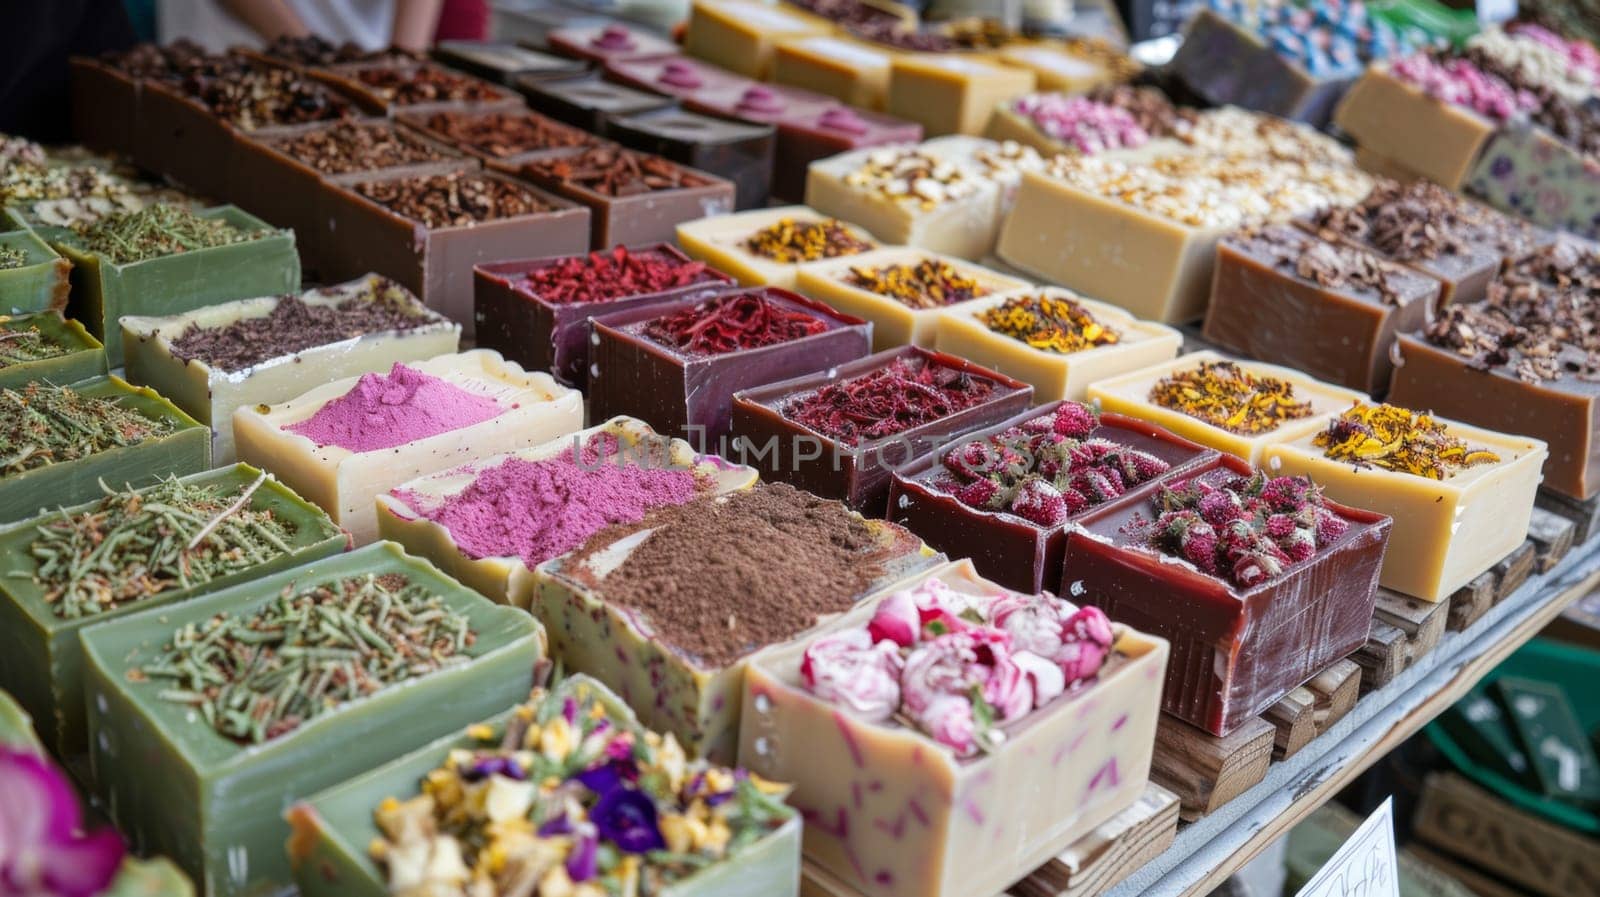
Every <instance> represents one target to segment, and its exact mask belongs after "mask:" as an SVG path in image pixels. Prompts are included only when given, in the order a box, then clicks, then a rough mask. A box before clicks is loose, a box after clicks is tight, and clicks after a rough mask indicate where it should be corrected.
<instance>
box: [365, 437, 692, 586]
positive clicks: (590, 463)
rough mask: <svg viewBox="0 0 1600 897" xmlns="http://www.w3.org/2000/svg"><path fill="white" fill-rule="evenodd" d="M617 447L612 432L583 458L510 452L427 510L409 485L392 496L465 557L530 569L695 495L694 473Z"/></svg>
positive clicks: (567, 454) (597, 440)
mask: <svg viewBox="0 0 1600 897" xmlns="http://www.w3.org/2000/svg"><path fill="white" fill-rule="evenodd" d="M616 446H617V443H616V437H615V436H612V435H610V434H597V435H596V436H594V437H591V438H590V441H589V442H588V443H587V444H586V445H585V446H584V447H583V452H582V454H581V456H580V455H578V452H576V451H564V452H562V453H560V454H559V455H556V456H555V457H552V458H548V459H545V460H540V461H528V460H525V459H522V458H508V459H506V460H505V461H502V462H500V463H499V464H496V465H495V466H493V467H489V468H486V469H484V470H482V471H480V472H479V473H478V475H477V478H476V479H474V480H473V481H472V484H471V485H470V486H468V487H467V488H466V489H464V490H462V491H461V492H459V493H457V494H455V495H452V496H450V497H449V498H447V499H445V501H444V502H443V503H442V504H440V505H439V506H438V507H435V508H432V509H429V510H423V508H424V506H425V505H426V504H427V503H428V502H429V501H430V500H431V499H429V498H427V497H426V496H421V495H418V494H417V493H415V492H412V491H409V490H396V491H395V492H394V493H393V495H394V496H395V497H396V498H398V499H400V500H401V501H404V502H406V503H407V504H409V505H411V507H412V508H413V509H417V510H418V511H419V513H421V514H422V516H423V517H425V518H427V519H428V520H432V521H433V522H435V523H437V524H439V525H440V526H443V527H444V528H445V529H447V530H449V531H450V537H451V538H452V539H454V540H455V543H456V545H457V546H458V547H459V548H460V549H461V551H462V552H463V553H464V554H466V555H467V556H468V557H471V558H486V557H512V556H515V557H519V558H521V559H522V562H523V563H525V564H527V565H528V566H529V567H534V566H536V565H538V564H542V563H544V562H545V561H548V560H550V559H551V558H553V557H556V556H558V555H562V554H566V553H567V552H569V551H571V550H573V549H574V548H577V547H579V546H581V545H582V544H583V543H584V542H585V541H587V540H588V538H589V537H590V536H592V535H594V534H595V533H597V532H599V531H600V530H602V529H604V528H605V527H607V526H610V525H612V524H615V523H636V522H638V521H639V520H641V519H643V518H644V515H645V512H647V511H649V510H650V509H651V508H655V507H659V506H661V505H668V504H682V503H684V502H686V501H689V500H690V499H692V498H694V497H695V496H697V495H699V494H700V491H701V489H700V478H699V477H697V476H696V475H695V474H694V473H692V472H690V471H687V470H683V469H679V468H667V467H661V466H657V465H655V464H653V463H651V462H650V461H646V463H644V464H639V463H635V462H634V461H633V460H631V459H629V458H628V457H627V456H626V454H624V455H622V456H621V457H618V452H617V448H616ZM574 448H576V444H574ZM575 456H577V457H575ZM580 460H581V463H579V462H580Z"/></svg>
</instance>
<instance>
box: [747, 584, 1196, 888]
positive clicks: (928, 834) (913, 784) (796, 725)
mask: <svg viewBox="0 0 1600 897" xmlns="http://www.w3.org/2000/svg"><path fill="white" fill-rule="evenodd" d="M928 577H937V578H938V579H940V580H943V581H944V583H945V584H947V585H948V586H950V588H951V589H953V590H955V591H956V592H959V593H963V594H967V595H973V596H992V595H995V594H999V593H1003V592H1004V591H1005V590H1003V589H1001V588H1000V587H999V586H996V585H994V584H993V583H990V582H987V581H985V580H983V579H981V578H979V577H978V575H977V573H976V572H975V571H974V570H973V568H972V563H971V561H959V562H956V563H952V564H946V565H944V566H942V567H939V568H937V569H936V570H934V571H933V572H931V573H930V574H928V575H927V576H923V577H917V578H916V579H915V580H911V581H908V582H906V583H904V584H902V585H900V586H897V588H902V589H903V588H910V587H912V586H914V585H916V584H920V583H921V582H923V581H924V580H925V579H926V578H928ZM881 600H882V596H879V597H878V598H875V599H869V600H867V601H864V602H863V603H862V606H861V607H858V608H855V609H853V610H852V611H851V612H850V613H849V614H846V615H845V616H844V617H842V618H841V619H840V620H839V621H837V622H836V623H835V624H833V625H830V626H829V628H828V631H830V632H836V631H838V629H840V628H842V627H846V626H848V627H851V628H856V627H861V626H864V625H865V624H866V623H867V622H868V621H869V620H870V619H871V618H872V613H873V611H874V610H875V609H876V607H877V605H878V604H879V602H880V601H881ZM814 638H815V636H813V637H811V638H808V639H805V640H802V641H797V642H791V643H789V644H786V645H783V646H781V647H778V648H775V649H773V650H770V651H767V652H764V653H762V654H760V655H757V656H756V657H755V658H753V659H752V660H751V662H750V665H749V670H748V672H747V674H746V676H745V692H744V710H743V712H742V714H741V724H740V730H739V732H740V737H739V765H740V766H743V767H745V768H747V769H749V770H750V771H751V772H753V773H756V774H758V775H761V776H763V777H765V778H771V779H774V780H777V781H782V782H791V783H793V784H794V786H795V791H794V794H793V795H792V800H793V801H794V803H795V805H796V806H799V807H802V808H804V809H805V810H806V812H807V818H808V819H811V820H812V822H811V823H810V824H808V825H806V827H805V830H804V852H805V857H806V860H807V862H808V864H815V865H817V866H820V867H821V868H823V869H824V870H826V871H827V872H828V873H830V874H831V876H832V877H834V878H837V879H838V880H840V881H841V882H843V883H844V884H845V885H846V886H848V887H850V888H852V889H854V890H853V891H852V893H856V894H859V895H863V897H978V895H991V894H1000V893H1003V892H1004V891H1005V890H1006V889H1007V888H1009V887H1010V886H1011V885H1012V884H1014V883H1015V882H1016V881H1018V880H1019V879H1021V878H1022V877H1024V876H1026V875H1027V874H1028V873H1029V872H1031V871H1033V870H1034V869H1035V868H1037V867H1038V866H1040V865H1041V864H1043V863H1044V862H1045V861H1047V860H1049V859H1050V858H1051V857H1053V856H1055V855H1057V854H1058V853H1060V852H1061V851H1062V850H1063V849H1065V848H1066V847H1067V845H1069V844H1071V843H1072V842H1073V841H1075V840H1077V839H1078V838H1080V837H1082V836H1083V835H1086V834H1088V833H1089V832H1090V831H1091V830H1092V829H1094V828H1095V827H1096V826H1098V825H1100V824H1101V823H1103V822H1105V821H1106V820H1107V819H1109V818H1111V817H1112V816H1114V815H1116V814H1117V813H1118V812H1120V811H1121V810H1123V809H1124V808H1125V807H1127V806H1129V805H1131V804H1132V803H1133V802H1134V801H1135V800H1137V799H1138V797H1139V795H1140V794H1141V793H1142V792H1143V791H1144V788H1145V785H1146V782H1147V778H1148V775H1149V769H1150V759H1151V753H1152V749H1153V747H1154V742H1155V730H1156V721H1157V719H1158V717H1159V715H1160V713H1159V707H1160V701H1161V685H1162V681H1163V675H1164V673H1165V668H1166V662H1167V653H1168V646H1167V643H1166V642H1165V641H1163V640H1161V639H1158V638H1153V637H1150V636H1146V635H1142V634H1140V633H1137V632H1134V631H1132V630H1129V629H1125V628H1121V627H1119V631H1118V634H1117V640H1116V642H1115V643H1114V644H1115V648H1116V650H1115V652H1114V654H1113V655H1112V658H1113V659H1111V660H1110V661H1109V662H1108V664H1107V666H1106V667H1105V668H1103V669H1102V670H1101V672H1100V675H1099V678H1098V679H1096V680H1095V681H1094V682H1093V683H1092V684H1090V685H1088V686H1087V687H1084V688H1079V689H1076V690H1073V691H1069V692H1067V693H1066V694H1063V695H1061V696H1060V697H1057V698H1056V699H1055V700H1054V701H1053V702H1051V703H1048V704H1046V705H1044V706H1042V707H1038V708H1035V709H1034V710H1032V711H1031V712H1030V713H1029V714H1028V715H1027V716H1024V717H1022V718H1021V719H1019V720H1017V721H1016V722H1014V723H1010V724H1005V725H1003V726H1002V731H1003V733H1004V735H1005V739H1004V741H1003V742H1001V744H1000V745H999V746H998V747H997V748H996V749H995V750H994V751H992V752H991V753H988V754H983V753H980V754H978V755H976V756H974V757H970V758H965V759H963V758H958V757H956V756H955V754H954V753H953V752H951V751H950V750H949V749H948V748H946V747H944V746H943V745H942V744H940V743H939V742H936V741H934V740H933V739H932V738H929V737H928V736H927V735H925V734H923V733H922V732H921V731H918V730H915V729H911V728H908V727H906V726H904V725H901V724H899V723H897V722H894V721H890V722H882V723H880V722H872V721H869V720H867V719H863V718H861V717H859V716H857V715H856V714H855V713H853V712H852V711H850V710H847V709H844V708H841V707H839V706H837V705H835V704H832V703H829V702H826V701H823V700H821V699H819V698H818V697H817V696H815V695H813V694H812V693H811V692H809V691H808V690H807V689H806V688H805V686H804V684H803V682H802V679H801V673H800V667H801V662H802V660H803V658H804V654H805V649H806V647H807V646H808V645H809V644H810V643H811V641H812V640H813V639H814Z"/></svg>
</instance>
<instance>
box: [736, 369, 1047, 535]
mask: <svg viewBox="0 0 1600 897" xmlns="http://www.w3.org/2000/svg"><path fill="white" fill-rule="evenodd" d="M1032 397H1033V388H1032V387H1030V386H1028V385H1027V384H1025V383H1022V382H1020V381H1017V380H1013V379H1011V378H1010V377H1005V376H1002V375H1000V374H997V373H995V372H994V371H991V370H988V369H986V368H982V367H979V366H978V365H975V364H973V363H972V362H970V361H967V360H965V359H962V358H956V357H954V356H951V355H944V354H941V353H938V352H930V351H928V350H926V349H918V348H915V347H905V348H901V349H891V350H889V351H886V352H879V353H878V354H876V355H873V356H870V357H867V358H863V359H861V360H860V361H856V362H852V363H850V364H845V365H840V366H839V367H835V368H829V369H828V370H826V371H821V372H818V373H816V374H812V375H810V376H806V377H799V378H796V379H794V380H789V381H786V382H782V383H773V384H771V385H769V386H765V387H757V388H755V389H747V390H745V391H743V392H741V393H739V394H738V395H736V396H735V397H734V401H733V432H734V433H735V435H737V436H738V437H739V439H740V440H741V442H742V445H743V450H744V451H745V452H747V453H748V458H747V460H749V461H750V462H751V463H753V464H755V465H756V466H757V467H758V469H760V470H761V471H762V473H763V474H765V475H766V476H767V477H769V478H771V479H775V480H779V481H782V482H786V483H791V484H793V485H795V486H798V487H799V488H802V489H806V490H809V491H811V492H813V493H815V494H817V495H821V496H825V497H828V498H837V499H840V500H842V501H844V502H845V503H846V504H848V505H849V506H850V507H852V508H854V509H856V510H858V511H861V512H862V513H865V514H872V515H873V516H881V515H882V514H883V513H884V509H885V508H886V507H887V503H888V500H889V479H890V472H891V471H893V470H894V469H895V468H896V467H899V466H901V465H904V464H906V463H907V462H909V461H911V460H913V459H915V458H918V457H920V456H922V455H925V454H927V453H929V452H933V451H937V450H938V449H940V448H941V447H943V446H945V445H948V444H949V443H951V442H953V441H955V440H956V439H958V438H960V437H961V436H964V435H965V434H968V433H971V432H973V431H974V430H980V429H983V428H984V427H988V426H990V425H992V424H995V423H998V422H1000V421H1002V420H1005V419H1007V418H1009V417H1012V416H1013V415H1016V414H1018V413H1019V412H1021V411H1022V409H1024V408H1026V407H1028V404H1029V400H1030V399H1032Z"/></svg>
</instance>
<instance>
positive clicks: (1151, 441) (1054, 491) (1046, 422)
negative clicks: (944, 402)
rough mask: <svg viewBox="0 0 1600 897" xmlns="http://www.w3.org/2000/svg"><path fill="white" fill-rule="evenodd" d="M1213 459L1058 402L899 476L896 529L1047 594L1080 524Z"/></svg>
mask: <svg viewBox="0 0 1600 897" xmlns="http://www.w3.org/2000/svg"><path fill="white" fill-rule="evenodd" d="M1008 453H1015V454H1008ZM1214 455H1215V452H1212V451H1210V450H1208V449H1206V448H1204V447H1202V446H1200V445H1198V444H1196V443H1193V442H1189V441H1188V440H1186V439H1181V438H1179V437H1177V436H1174V435H1173V434H1172V433H1169V432H1168V431H1166V430H1163V429H1161V428H1160V427H1157V426H1154V425H1152V424H1147V423H1145V422H1144V421H1140V420H1135V419H1134V418H1131V417H1124V416H1122V415H1120V414H1103V415H1102V414H1096V413H1095V412H1094V411H1091V410H1089V409H1088V408H1087V407H1086V406H1082V405H1078V404H1077V403H1073V402H1052V403H1050V404H1048V405H1044V406H1042V407H1039V408H1035V409H1031V410H1028V411H1025V412H1023V413H1022V414H1019V415H1017V416H1016V417H1014V418H1011V419H1010V420H1007V421H1004V422H1002V423H999V424H996V425H994V426H993V427H990V428H988V429H984V430H979V431H977V432H974V433H970V434H968V435H966V436H964V437H962V438H961V440H960V441H959V442H957V443H956V444H955V446H954V447H953V448H948V449H947V448H943V447H941V448H939V449H938V450H937V451H934V452H930V453H929V454H927V455H924V456H922V457H921V458H920V459H918V460H916V461H913V462H911V463H910V464H906V465H902V466H901V467H899V468H898V469H896V470H895V471H894V478H893V481H892V482H891V484H890V488H889V519H890V520H892V521H894V522H895V523H898V524H900V525H901V526H904V527H906V528H907V529H909V530H911V531H912V532H914V533H916V534H917V535H918V536H921V537H922V538H923V540H924V541H926V542H927V543H928V544H929V545H930V546H932V547H933V548H935V549H937V550H941V551H947V552H950V553H952V554H963V555H967V556H968V557H970V558H972V563H973V564H975V565H976V566H977V568H978V572H980V573H982V574H983V575H984V576H986V577H988V578H989V579H992V580H994V581H995V582H997V583H1000V584H1001V585H1003V586H1006V587H1007V588H1012V589H1018V590H1020V591H1038V590H1040V589H1044V588H1049V587H1053V586H1054V585H1055V584H1056V583H1059V582H1060V581H1061V559H1062V556H1063V554H1064V553H1065V550H1066V544H1067V529H1068V528H1069V527H1070V526H1071V525H1072V521H1073V520H1075V519H1076V518H1078V517H1081V516H1082V515H1083V514H1084V513H1085V512H1086V511H1088V510H1090V509H1091V508H1095V507H1099V506H1100V505H1102V504H1104V503H1106V502H1108V501H1113V500H1115V499H1116V498H1117V497H1118V496H1121V495H1123V494H1124V493H1126V492H1129V491H1132V490H1134V489H1137V488H1138V487H1140V486H1143V485H1145V484H1147V483H1151V482H1155V481H1157V480H1167V479H1172V478H1173V477H1176V476H1178V475H1179V474H1181V473H1182V472H1183V471H1185V470H1187V469H1188V468H1191V467H1193V466H1195V465H1196V464H1198V463H1200V462H1202V461H1206V460H1208V459H1210V458H1211V457H1213V456H1214ZM1008 458H1015V459H1017V460H1018V461H1020V463H1016V464H1009V463H1008V461H1007V459H1008Z"/></svg>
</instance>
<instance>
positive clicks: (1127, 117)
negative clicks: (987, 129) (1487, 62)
mask: <svg viewBox="0 0 1600 897" xmlns="http://www.w3.org/2000/svg"><path fill="white" fill-rule="evenodd" d="M1012 109H1014V110H1015V111H1016V112H1017V113H1018V114H1020V115H1025V116H1027V117H1028V118H1029V119H1031V120H1032V121H1033V123H1034V125H1035V126H1036V127H1038V129H1039V130H1041V131H1043V132H1045V133H1046V134H1048V135H1050V136H1051V137H1053V138H1055V139H1056V140H1059V141H1061V142H1062V143H1065V144H1067V145H1068V146H1071V147H1072V148H1073V149H1076V150H1077V151H1078V152H1080V153H1083V154H1084V155H1089V156H1092V155H1094V154H1095V153H1102V152H1105V151H1106V150H1114V149H1132V148H1135V147H1140V146H1144V145H1145V144H1146V143H1148V142H1149V141H1150V134H1149V133H1148V132H1147V131H1145V129H1144V128H1143V127H1140V125H1139V121H1138V119H1136V118H1134V117H1133V115H1132V114H1131V113H1129V112H1128V111H1127V110H1126V109H1123V108H1121V107H1120V106H1113V105H1111V104H1109V103H1097V102H1095V101H1094V100H1090V99H1085V98H1084V97H1069V96H1066V95H1064V94H1059V93H1035V94H1029V95H1027V96H1024V97H1018V98H1017V100H1016V102H1015V103H1013V104H1012Z"/></svg>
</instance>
